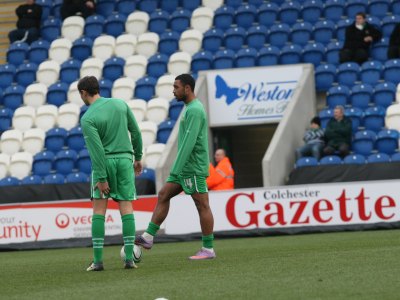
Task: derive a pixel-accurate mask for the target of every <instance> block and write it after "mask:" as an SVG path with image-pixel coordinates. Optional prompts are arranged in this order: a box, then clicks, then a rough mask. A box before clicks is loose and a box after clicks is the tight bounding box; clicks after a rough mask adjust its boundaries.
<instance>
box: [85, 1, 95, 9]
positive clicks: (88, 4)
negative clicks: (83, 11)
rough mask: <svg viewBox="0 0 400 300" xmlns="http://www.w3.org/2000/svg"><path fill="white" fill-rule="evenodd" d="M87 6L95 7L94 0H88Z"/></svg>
mask: <svg viewBox="0 0 400 300" xmlns="http://www.w3.org/2000/svg"><path fill="white" fill-rule="evenodd" d="M86 7H88V8H94V4H93V2H92V1H86Z"/></svg>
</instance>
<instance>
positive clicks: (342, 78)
mask: <svg viewBox="0 0 400 300" xmlns="http://www.w3.org/2000/svg"><path fill="white" fill-rule="evenodd" d="M359 74H360V66H359V65H358V64H357V63H354V62H347V63H343V64H340V65H339V67H338V72H337V81H338V83H339V84H340V85H347V86H352V85H354V82H355V81H357V80H358V75H359Z"/></svg>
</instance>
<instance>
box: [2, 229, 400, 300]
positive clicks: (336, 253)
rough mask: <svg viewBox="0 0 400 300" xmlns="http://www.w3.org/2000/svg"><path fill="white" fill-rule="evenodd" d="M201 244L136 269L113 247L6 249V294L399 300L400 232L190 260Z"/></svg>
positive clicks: (229, 250) (251, 243)
mask: <svg viewBox="0 0 400 300" xmlns="http://www.w3.org/2000/svg"><path fill="white" fill-rule="evenodd" d="M199 245H200V242H190V243H189V242H187V243H168V244H156V245H155V247H154V249H152V250H151V251H145V252H144V255H143V261H142V262H141V263H140V264H139V268H138V269H136V270H124V269H122V263H121V262H120V259H119V251H120V248H121V247H106V248H105V260H104V265H105V268H106V270H105V271H104V272H86V271H85V268H86V266H87V265H88V264H89V262H90V258H91V249H90V248H80V249H62V250H41V251H21V252H3V253H0V274H1V275H0V286H1V288H0V293H1V294H0V298H1V299H30V300H32V299H46V300H47V299H48V300H50V299H156V298H159V297H164V298H167V299H170V300H172V299H399V298H400V280H399V278H400V230H386V231H367V232H343V233H330V234H310V235H297V236H279V237H266V238H265V237H259V238H245V239H228V240H217V241H216V251H217V255H218V257H217V259H216V260H214V261H188V260H187V257H188V256H189V255H191V254H193V253H194V252H195V251H196V250H198V247H199Z"/></svg>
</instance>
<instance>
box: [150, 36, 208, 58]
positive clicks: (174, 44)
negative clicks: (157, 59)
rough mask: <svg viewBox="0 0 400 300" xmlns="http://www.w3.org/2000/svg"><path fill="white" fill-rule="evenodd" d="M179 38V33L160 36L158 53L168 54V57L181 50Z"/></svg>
mask: <svg viewBox="0 0 400 300" xmlns="http://www.w3.org/2000/svg"><path fill="white" fill-rule="evenodd" d="M179 38H180V35H179V33H177V32H171V31H170V32H164V33H163V34H162V35H161V36H160V42H159V43H158V52H160V53H163V54H166V55H168V56H170V55H171V54H173V53H175V52H176V51H178V49H179ZM206 50H207V49H206Z"/></svg>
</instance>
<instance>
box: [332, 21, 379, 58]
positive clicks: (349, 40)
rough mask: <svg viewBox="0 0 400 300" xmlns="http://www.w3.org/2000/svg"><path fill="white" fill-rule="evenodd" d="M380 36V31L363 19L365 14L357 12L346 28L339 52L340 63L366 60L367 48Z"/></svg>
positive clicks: (367, 55)
mask: <svg viewBox="0 0 400 300" xmlns="http://www.w3.org/2000/svg"><path fill="white" fill-rule="evenodd" d="M381 37H382V34H381V32H380V31H379V30H378V29H376V28H375V27H374V26H372V25H371V24H369V23H368V22H366V21H365V14H364V13H358V14H357V15H356V20H355V22H354V23H353V24H352V25H350V26H348V27H347V28H346V36H345V41H344V46H343V49H342V50H340V54H339V56H340V63H344V62H348V61H354V62H357V63H358V64H360V65H361V64H362V63H364V62H366V61H367V60H368V57H369V48H370V47H371V45H372V43H374V42H376V41H379V40H380V39H381Z"/></svg>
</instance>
